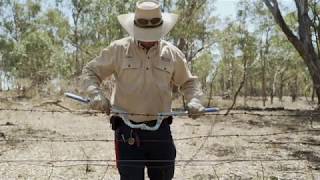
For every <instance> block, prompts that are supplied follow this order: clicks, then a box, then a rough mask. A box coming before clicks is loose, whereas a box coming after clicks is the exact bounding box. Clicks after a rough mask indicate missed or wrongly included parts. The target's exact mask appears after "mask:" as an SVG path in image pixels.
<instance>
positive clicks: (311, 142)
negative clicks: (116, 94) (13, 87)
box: [0, 97, 320, 180]
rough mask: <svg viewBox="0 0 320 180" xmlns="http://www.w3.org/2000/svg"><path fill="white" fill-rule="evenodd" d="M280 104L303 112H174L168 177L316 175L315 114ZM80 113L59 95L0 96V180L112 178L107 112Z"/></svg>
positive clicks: (318, 135)
mask: <svg viewBox="0 0 320 180" xmlns="http://www.w3.org/2000/svg"><path fill="white" fill-rule="evenodd" d="M57 99H59V100H61V102H58V101H56V100H57ZM251 101H252V104H254V105H257V104H259V103H257V102H256V101H255V100H251ZM44 102H47V103H44ZM48 102H51V103H48ZM55 102H56V103H55ZM219 102H221V104H223V102H222V101H221V100H219V101H216V104H215V105H217V106H220V104H219ZM58 103H59V104H60V105H63V106H64V107H68V108H70V109H72V110H73V111H74V110H75V112H67V111H68V110H66V109H63V108H61V107H59V106H57V105H58ZM54 104H56V105H54ZM221 106H222V105H221ZM270 106H271V105H270ZM273 106H282V105H281V104H279V102H278V103H277V104H275V105H273ZM286 108H289V109H300V110H301V109H304V110H303V111H242V110H238V111H232V112H231V113H233V114H232V115H228V116H223V115H221V114H223V113H224V112H225V111H224V110H223V111H221V112H219V114H220V115H219V114H218V115H214V114H211V115H207V116H204V117H202V118H200V119H198V120H192V119H189V118H187V117H176V118H175V119H174V122H173V124H172V133H173V137H174V139H175V145H176V148H177V158H176V159H177V162H176V171H175V178H174V179H176V180H187V179H190V180H191V179H192V180H193V179H195V180H207V179H208V180H209V179H219V180H222V179H237V180H238V179H259V180H260V179H261V180H266V179H270V180H276V179H288V180H289V179H301V180H305V179H306V180H309V179H310V180H320V116H319V113H318V115H317V114H316V113H315V112H312V111H309V109H310V108H311V106H310V105H309V104H308V103H306V102H302V103H301V102H299V103H287V106H286ZM31 110H32V111H31ZM80 110H81V112H82V110H84V111H86V110H87V109H86V107H85V106H80V105H78V104H76V103H75V102H72V101H71V100H68V99H65V98H63V97H56V98H52V99H19V100H17V99H11V98H2V99H1V103H0V179H106V180H112V179H119V176H118V173H117V169H116V167H115V162H114V159H115V155H114V144H113V131H112V130H111V128H110V127H109V123H108V117H107V116H106V115H104V114H86V113H81V112H80ZM50 111H54V112H50ZM57 111H62V112H57Z"/></svg>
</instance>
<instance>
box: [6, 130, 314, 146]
mask: <svg viewBox="0 0 320 180" xmlns="http://www.w3.org/2000/svg"><path fill="white" fill-rule="evenodd" d="M307 132H320V129H307V130H298V131H286V132H277V133H265V134H220V135H200V136H192V137H182V138H174V139H173V140H174V141H187V140H192V139H202V138H226V137H237V138H240V137H263V136H278V135H285V134H298V133H307ZM118 141H122V140H118ZM140 141H141V142H148V143H150V142H151V143H152V142H155V143H157V142H171V140H170V141H169V140H140ZM0 142H114V139H70V138H63V139H54V138H47V137H38V138H13V137H9V138H7V137H4V139H0ZM252 143H254V142H252ZM256 143H259V142H256ZM260 143H266V144H267V143H271V142H265V141H261V142H260ZM280 143H282V144H285V142H279V144H280ZM292 143H293V144H294V143H295V144H297V143H299V142H292ZM300 143H301V144H310V145H312V144H313V145H318V144H320V143H312V142H310V143H309V142H302V141H301V142H300ZM286 144H290V142H286Z"/></svg>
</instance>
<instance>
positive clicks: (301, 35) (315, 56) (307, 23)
mask: <svg viewBox="0 0 320 180" xmlns="http://www.w3.org/2000/svg"><path fill="white" fill-rule="evenodd" d="M263 1H264V3H265V5H266V6H267V7H268V9H269V10H270V12H271V13H272V15H273V17H274V19H275V22H276V23H277V24H278V25H279V26H280V28H281V30H282V31H283V32H284V34H285V35H286V37H287V38H288V40H289V41H290V42H291V43H292V44H293V46H294V47H295V49H296V50H297V51H298V53H299V54H300V56H301V57H302V58H303V60H304V63H305V64H306V66H307V67H308V70H309V73H310V76H311V78H312V81H313V85H314V88H315V91H316V94H317V97H318V107H320V73H319V72H320V57H319V56H320V55H319V52H317V42H315V40H316V37H319V34H318V32H319V28H317V27H319V19H318V16H319V11H318V9H315V11H313V13H310V12H311V11H310V7H311V5H310V2H313V5H314V6H316V7H317V5H318V4H319V2H318V1H314V0H312V1H310V2H309V1H308V0H295V5H296V15H297V17H298V18H297V19H298V20H297V22H298V28H297V29H292V28H290V27H289V26H288V24H287V22H286V21H285V19H284V18H283V16H282V12H281V10H280V8H279V3H278V1H277V0H263ZM314 27H316V28H314Z"/></svg>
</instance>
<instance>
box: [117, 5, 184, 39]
mask: <svg viewBox="0 0 320 180" xmlns="http://www.w3.org/2000/svg"><path fill="white" fill-rule="evenodd" d="M177 19H178V16H177V15H176V14H172V13H161V10H160V4H159V2H158V1H156V0H143V1H138V2H137V4H136V10H135V13H129V14H121V15H119V16H118V21H119V22H120V24H121V26H122V27H123V28H124V29H125V30H126V31H127V32H128V33H129V35H130V36H132V37H134V39H136V40H140V41H145V42H150V41H158V40H160V39H161V38H162V37H163V36H165V35H166V34H168V32H169V31H170V30H171V29H172V28H173V26H174V25H175V23H176V22H177Z"/></svg>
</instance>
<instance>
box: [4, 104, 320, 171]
mask: <svg viewBox="0 0 320 180" xmlns="http://www.w3.org/2000/svg"><path fill="white" fill-rule="evenodd" d="M0 111H23V112H41V113H76V114H89V115H97V114H104V113H103V112H99V111H84V110H43V109H19V108H0ZM237 111H239V110H237ZM281 111H283V110H281ZM288 112H294V114H270V113H269V114H265V113H264V114H262V113H256V112H247V111H245V112H231V113H229V116H230V115H231V116H232V115H254V116H294V117H301V116H305V117H313V116H316V117H317V116H320V113H318V112H315V111H299V110H298V111H292V110H289V111H288ZM126 114H129V115H143V116H154V115H150V114H134V113H126ZM220 115H223V116H224V115H225V114H221V113H207V114H206V116H220ZM5 125H6V124H5ZM8 125H14V124H8ZM319 131H320V129H305V130H297V131H286V132H277V133H265V134H220V135H210V134H208V135H200V136H193V137H184V138H176V139H174V141H184V140H190V139H199V138H220V137H239V138H240V137H263V136H277V135H283V134H295V133H303V132H305V133H306V132H319ZM1 141H21V142H25V141H34V142H40V141H46V142H86V141H87V142H114V139H67V138H63V139H53V138H48V137H43V138H39V137H38V138H29V139H27V138H24V139H23V138H19V139H15V138H11V137H10V139H7V138H4V139H1V140H0V142H1ZM160 141H161V140H148V142H160ZM146 142H147V141H146ZM249 143H257V144H290V143H294V144H303V145H314V146H319V143H313V142H302V141H301V142H272V141H249ZM285 161H311V162H320V161H319V160H318V159H308V158H282V159H281V158H279V159H270V158H257V159H254V158H249V159H215V160H208V159H205V160H204V159H193V158H192V159H178V160H119V161H118V162H128V163H129V162H175V163H177V164H175V166H182V167H185V166H217V165H222V164H225V163H235V162H285ZM68 163H69V164H68ZM70 163H72V164H70ZM116 163H117V160H113V159H64V160H52V159H22V160H17V159H0V164H19V165H22V164H27V165H39V166H48V167H51V168H59V167H70V166H82V165H90V166H104V167H109V166H111V167H116V165H115V164H116ZM59 164H60V165H59ZM135 167H136V166H135ZM162 167H163V166H162Z"/></svg>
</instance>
